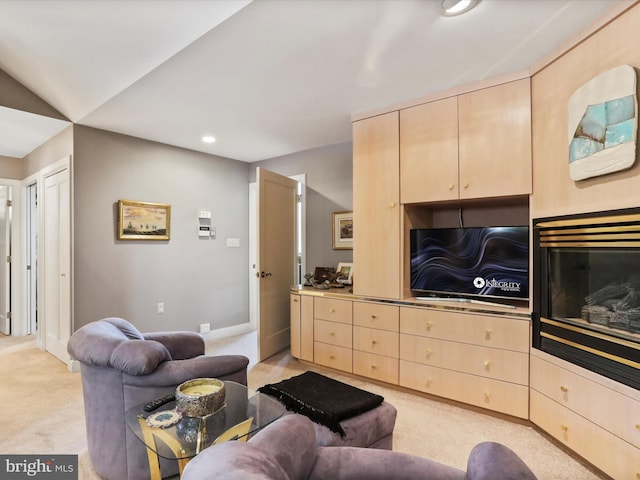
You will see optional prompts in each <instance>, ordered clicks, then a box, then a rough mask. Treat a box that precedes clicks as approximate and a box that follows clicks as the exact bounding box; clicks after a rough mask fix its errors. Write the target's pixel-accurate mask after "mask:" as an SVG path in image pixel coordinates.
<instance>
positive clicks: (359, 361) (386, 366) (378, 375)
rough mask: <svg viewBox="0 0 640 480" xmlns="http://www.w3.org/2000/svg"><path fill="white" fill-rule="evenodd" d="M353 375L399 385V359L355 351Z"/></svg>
mask: <svg viewBox="0 0 640 480" xmlns="http://www.w3.org/2000/svg"><path fill="white" fill-rule="evenodd" d="M353 373H355V374H357V375H362V376H363V377H369V378H374V379H376V380H380V381H381V382H387V383H393V384H394V385H397V384H398V359H397V358H390V357H384V356H382V355H375V354H373V353H365V352H355V351H354V352H353Z"/></svg>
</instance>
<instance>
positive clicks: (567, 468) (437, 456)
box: [0, 333, 606, 480]
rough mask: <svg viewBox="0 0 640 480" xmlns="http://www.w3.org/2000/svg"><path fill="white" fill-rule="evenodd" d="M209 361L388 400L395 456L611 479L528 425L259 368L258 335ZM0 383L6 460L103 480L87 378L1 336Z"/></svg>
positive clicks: (290, 368)
mask: <svg viewBox="0 0 640 480" xmlns="http://www.w3.org/2000/svg"><path fill="white" fill-rule="evenodd" d="M207 353H210V354H224V353H235V354H238V353H240V354H243V355H247V356H248V357H249V358H250V360H251V363H250V366H249V382H248V383H249V387H250V389H252V390H255V389H257V388H258V387H260V386H262V385H264V384H266V383H274V382H277V381H280V380H282V379H285V378H289V377H291V376H294V375H297V374H299V373H302V372H304V371H307V370H314V371H317V372H320V373H323V374H325V375H327V376H330V377H332V378H335V379H337V380H341V381H344V382H348V383H350V384H352V385H354V386H356V387H359V388H363V389H365V390H369V391H372V392H375V393H378V394H380V395H383V396H384V397H385V399H386V400H387V401H388V402H389V403H391V404H393V405H394V406H395V407H396V408H397V409H398V419H397V423H396V428H395V432H394V450H396V451H401V452H405V453H411V454H414V455H419V456H423V457H429V458H432V459H434V460H437V461H440V462H442V463H446V464H449V465H453V466H456V467H458V468H463V469H464V468H465V466H466V460H467V457H468V455H469V452H470V450H471V448H473V446H474V445H476V444H477V443H479V442H481V441H485V440H494V441H498V442H501V443H504V444H505V445H508V446H509V447H510V448H512V449H513V450H514V451H516V452H517V453H518V454H519V455H520V456H521V457H522V458H523V460H524V461H525V462H526V463H527V464H528V465H529V466H530V467H531V469H532V470H533V471H534V473H535V474H536V475H537V476H538V478H539V479H540V480H578V479H579V480H598V479H606V477H604V476H600V475H598V474H597V473H595V472H593V471H592V470H590V469H589V468H588V467H586V466H585V464H583V463H581V462H580V461H579V460H577V459H576V458H575V457H574V456H572V455H569V454H567V453H566V452H564V451H563V450H562V449H560V448H558V446H557V445H555V444H554V443H553V442H552V441H550V440H549V439H548V438H547V437H546V436H545V435H543V434H541V433H539V432H538V431H537V430H536V429H535V428H533V427H532V426H530V425H528V424H523V423H519V422H512V421H509V420H506V419H504V418H498V417H496V416H492V415H487V414H484V413H482V412H479V411H477V410H473V409H467V408H462V407H460V406H458V405H452V404H450V403H447V402H441V401H437V400H434V399H431V398H427V397H426V396H423V395H418V394H414V393H412V392H409V391H406V390H402V389H398V388H393V387H390V386H386V385H382V384H378V383H375V382H369V381H366V380H364V379H362V378H359V377H355V376H351V375H347V374H341V373H338V372H335V371H331V370H328V369H323V368H320V367H317V366H315V365H311V364H307V363H303V362H299V361H298V360H296V359H293V358H292V357H291V355H290V354H289V353H288V351H283V352H281V353H279V354H277V355H274V356H273V357H271V358H269V359H268V360H267V361H265V362H262V363H257V362H256V335H255V333H251V334H246V335H240V336H237V337H233V338H230V339H223V340H217V341H212V340H208V341H207ZM0 378H1V379H2V385H3V386H2V398H3V399H5V405H4V406H5V408H4V411H3V415H1V416H0V432H2V435H0V452H2V453H24V454H28V453H34V454H40V453H60V454H64V453H77V454H79V457H78V459H79V471H80V472H79V479H80V480H99V477H98V476H97V475H96V474H95V472H94V471H93V469H92V467H91V463H90V460H89V458H88V455H87V452H86V436H85V427H84V414H83V411H84V407H83V404H82V389H81V383H80V375H79V374H78V373H72V372H70V371H68V370H67V368H66V366H65V365H64V364H63V363H61V362H60V361H58V360H57V359H55V358H54V357H53V356H51V355H49V354H48V353H46V352H43V351H42V350H40V349H38V348H36V346H35V341H34V339H32V338H29V337H22V338H19V339H15V338H13V337H4V336H1V335H0ZM123 480H125V479H123Z"/></svg>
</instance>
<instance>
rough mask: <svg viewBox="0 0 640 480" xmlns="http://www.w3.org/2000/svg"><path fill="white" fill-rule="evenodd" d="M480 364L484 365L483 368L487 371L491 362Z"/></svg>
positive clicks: (486, 361)
mask: <svg viewBox="0 0 640 480" xmlns="http://www.w3.org/2000/svg"><path fill="white" fill-rule="evenodd" d="M482 364H483V365H484V368H486V369H487V370H488V369H489V366H490V365H491V362H490V361H489V360H485V361H484V362H483V363H482Z"/></svg>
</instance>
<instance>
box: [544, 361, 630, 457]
mask: <svg viewBox="0 0 640 480" xmlns="http://www.w3.org/2000/svg"><path fill="white" fill-rule="evenodd" d="M531 388H533V389H535V390H537V391H538V392H540V393H541V394H543V395H545V396H546V397H548V398H550V399H551V400H554V401H555V402H556V403H558V404H559V405H562V406H564V407H566V408H568V409H570V410H572V411H574V412H576V413H577V414H578V415H581V416H583V417H585V418H588V419H589V420H591V421H592V422H593V423H595V424H597V425H599V426H601V427H602V428H603V429H605V430H607V431H609V432H611V433H613V434H614V435H617V436H618V437H620V438H622V439H623V440H626V441H627V442H629V443H631V444H632V445H634V446H636V447H638V448H640V402H638V401H637V400H634V399H632V398H629V397H627V396H626V395H623V394H621V393H618V392H615V391H613V390H611V389H609V388H607V387H605V386H604V385H600V384H598V383H596V382H593V381H591V380H589V379H587V378H585V377H582V376H580V375H578V374H576V373H573V372H570V371H568V370H565V369H564V368H561V367H559V366H557V365H554V364H552V363H549V362H547V361H545V360H543V359H541V358H538V357H537V356H535V355H532V356H531Z"/></svg>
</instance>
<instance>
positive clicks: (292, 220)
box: [256, 168, 298, 361]
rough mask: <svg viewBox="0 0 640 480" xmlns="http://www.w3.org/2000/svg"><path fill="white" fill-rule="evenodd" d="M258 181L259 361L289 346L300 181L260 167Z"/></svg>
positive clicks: (257, 272) (257, 273) (295, 264)
mask: <svg viewBox="0 0 640 480" xmlns="http://www.w3.org/2000/svg"><path fill="white" fill-rule="evenodd" d="M257 183H258V228H257V230H258V267H257V269H256V275H257V276H258V277H259V278H260V285H259V290H260V293H259V295H258V297H259V302H260V307H259V310H260V316H259V321H258V361H262V360H264V359H266V358H269V357H270V356H271V355H273V354H274V353H277V352H279V351H280V350H282V349H284V348H286V347H288V346H289V342H290V328H289V325H290V319H289V291H290V288H291V285H293V284H294V283H295V271H296V267H297V251H296V250H297V249H296V208H297V207H296V205H297V185H298V182H296V181H295V180H292V179H290V178H287V177H284V176H282V175H278V174H275V173H273V172H270V171H268V170H264V169H261V168H258V169H257Z"/></svg>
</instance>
